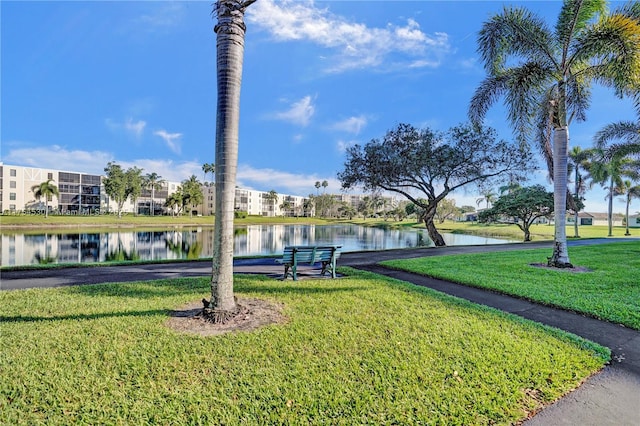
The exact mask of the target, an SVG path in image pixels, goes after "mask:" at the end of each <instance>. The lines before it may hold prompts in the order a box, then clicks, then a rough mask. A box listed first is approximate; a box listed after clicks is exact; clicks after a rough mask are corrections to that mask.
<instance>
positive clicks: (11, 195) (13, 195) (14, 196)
mask: <svg viewBox="0 0 640 426" xmlns="http://www.w3.org/2000/svg"><path fill="white" fill-rule="evenodd" d="M9 199H10V200H12V201H15V200H16V193H15V192H10V193H9Z"/></svg>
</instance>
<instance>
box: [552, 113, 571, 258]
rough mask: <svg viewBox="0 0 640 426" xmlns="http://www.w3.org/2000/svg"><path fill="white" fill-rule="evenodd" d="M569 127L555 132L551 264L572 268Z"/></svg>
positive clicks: (560, 128)
mask: <svg viewBox="0 0 640 426" xmlns="http://www.w3.org/2000/svg"><path fill="white" fill-rule="evenodd" d="M568 148H569V128H568V127H567V126H564V127H558V128H556V129H554V132H553V208H554V220H555V224H554V225H555V232H554V242H553V247H554V248H553V254H552V255H551V257H550V258H549V261H548V264H549V266H553V267H556V268H572V267H573V265H572V264H571V262H570V261H569V250H568V247H567V228H566V221H567V217H566V216H567V162H568V161H567V159H568Z"/></svg>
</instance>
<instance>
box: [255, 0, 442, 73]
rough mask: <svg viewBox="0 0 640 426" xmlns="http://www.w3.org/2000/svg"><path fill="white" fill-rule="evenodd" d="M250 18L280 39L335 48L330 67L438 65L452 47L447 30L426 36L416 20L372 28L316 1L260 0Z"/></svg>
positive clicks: (331, 68)
mask: <svg viewBox="0 0 640 426" xmlns="http://www.w3.org/2000/svg"><path fill="white" fill-rule="evenodd" d="M247 21H248V22H250V23H252V24H253V25H255V26H257V27H258V28H260V29H263V30H265V31H267V32H268V33H270V34H271V36H272V37H273V38H274V39H275V40H277V41H308V42H311V43H314V44H316V45H319V46H321V47H324V48H326V49H329V50H331V51H333V55H332V56H330V57H329V60H328V61H327V62H328V63H330V65H329V66H328V67H327V71H330V72H342V71H346V70H351V69H361V68H371V67H376V68H380V67H382V66H384V67H388V68H391V69H394V68H398V66H399V65H400V64H404V66H413V67H418V66H420V67H425V66H430V67H436V66H438V65H439V63H440V60H441V58H442V56H443V55H444V54H446V53H448V52H449V51H450V45H449V37H448V35H447V34H445V33H434V34H433V35H428V34H426V33H425V32H423V31H422V30H421V29H420V24H419V23H418V22H417V21H415V20H414V19H408V20H407V22H406V24H405V25H404V26H397V25H394V24H388V25H387V26H386V27H385V28H371V27H368V26H367V25H365V24H362V23H357V22H350V21H348V20H347V19H346V18H344V17H342V16H338V15H336V14H333V13H331V12H330V11H329V10H328V9H327V8H324V9H320V8H318V7H316V6H315V4H314V3H313V1H292V0H285V1H281V2H277V3H276V2H275V1H273V0H260V1H259V2H256V3H255V4H254V5H252V7H250V8H249V9H248V10H247Z"/></svg>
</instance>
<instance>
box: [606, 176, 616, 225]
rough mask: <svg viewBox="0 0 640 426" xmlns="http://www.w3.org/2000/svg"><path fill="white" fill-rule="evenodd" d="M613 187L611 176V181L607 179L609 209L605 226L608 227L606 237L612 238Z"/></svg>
mask: <svg viewBox="0 0 640 426" xmlns="http://www.w3.org/2000/svg"><path fill="white" fill-rule="evenodd" d="M613 185H614V183H613V176H611V179H609V208H608V211H607V213H608V215H607V216H608V217H607V224H608V225H609V235H607V236H608V237H613V194H614V190H613Z"/></svg>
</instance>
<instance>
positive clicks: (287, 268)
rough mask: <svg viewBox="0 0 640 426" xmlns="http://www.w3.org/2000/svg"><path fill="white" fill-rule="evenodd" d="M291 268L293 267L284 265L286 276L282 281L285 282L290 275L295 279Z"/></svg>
mask: <svg viewBox="0 0 640 426" xmlns="http://www.w3.org/2000/svg"><path fill="white" fill-rule="evenodd" d="M289 268H291V265H287V264H285V265H284V276H283V277H282V281H285V280H286V279H287V277H288V276H289V275H291V278H293V273H292V272H289Z"/></svg>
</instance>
